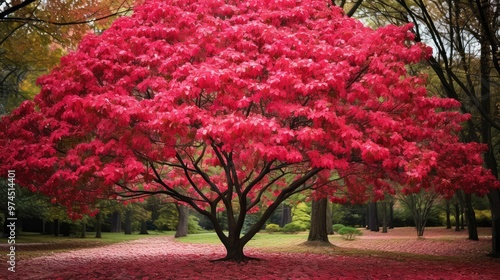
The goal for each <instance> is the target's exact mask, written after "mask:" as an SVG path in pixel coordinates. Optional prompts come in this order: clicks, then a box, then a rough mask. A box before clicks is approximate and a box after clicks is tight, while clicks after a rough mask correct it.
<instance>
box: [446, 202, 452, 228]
mask: <svg viewBox="0 0 500 280" xmlns="http://www.w3.org/2000/svg"><path fill="white" fill-rule="evenodd" d="M446 228H447V229H450V228H451V219H450V201H449V200H446Z"/></svg>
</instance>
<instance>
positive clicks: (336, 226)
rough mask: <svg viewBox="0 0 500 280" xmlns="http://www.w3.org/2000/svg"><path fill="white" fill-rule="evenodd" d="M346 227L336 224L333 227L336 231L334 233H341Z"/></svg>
mask: <svg viewBox="0 0 500 280" xmlns="http://www.w3.org/2000/svg"><path fill="white" fill-rule="evenodd" d="M344 227H345V226H344V225H343V224H334V225H333V226H332V229H333V231H334V232H336V233H339V230H340V229H341V228H344Z"/></svg>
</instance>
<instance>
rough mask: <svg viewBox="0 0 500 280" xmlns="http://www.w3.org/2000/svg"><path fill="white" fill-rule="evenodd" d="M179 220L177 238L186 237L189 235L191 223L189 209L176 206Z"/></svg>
mask: <svg viewBox="0 0 500 280" xmlns="http://www.w3.org/2000/svg"><path fill="white" fill-rule="evenodd" d="M175 207H176V208H177V212H178V213H179V219H178V220H177V228H176V231H175V238H178V237H184V236H187V235H188V222H189V208H188V207H187V206H185V205H181V204H177V203H176V204H175Z"/></svg>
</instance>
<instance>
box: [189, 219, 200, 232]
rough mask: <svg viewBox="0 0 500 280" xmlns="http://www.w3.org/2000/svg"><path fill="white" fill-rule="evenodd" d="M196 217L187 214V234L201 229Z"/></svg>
mask: <svg viewBox="0 0 500 280" xmlns="http://www.w3.org/2000/svg"><path fill="white" fill-rule="evenodd" d="M198 221H199V219H198V217H196V216H194V215H189V220H188V233H189V234H195V233H200V232H202V231H203V228H202V227H201V226H200V225H199V224H198Z"/></svg>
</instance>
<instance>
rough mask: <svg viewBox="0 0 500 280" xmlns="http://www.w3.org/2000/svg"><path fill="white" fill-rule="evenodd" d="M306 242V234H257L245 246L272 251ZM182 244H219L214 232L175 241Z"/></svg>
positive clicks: (192, 235)
mask: <svg viewBox="0 0 500 280" xmlns="http://www.w3.org/2000/svg"><path fill="white" fill-rule="evenodd" d="M306 240H307V233H299V234H284V233H273V234H269V233H257V234H256V235H255V236H254V237H253V238H252V240H250V242H248V244H247V245H246V246H247V247H248V248H256V249H272V248H280V247H286V246H289V245H291V244H299V243H301V242H304V241H306ZM177 241H179V242H182V243H193V244H221V242H220V240H219V237H218V236H217V234H216V233H215V232H209V233H200V234H190V235H188V236H186V237H182V238H179V239H177Z"/></svg>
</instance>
